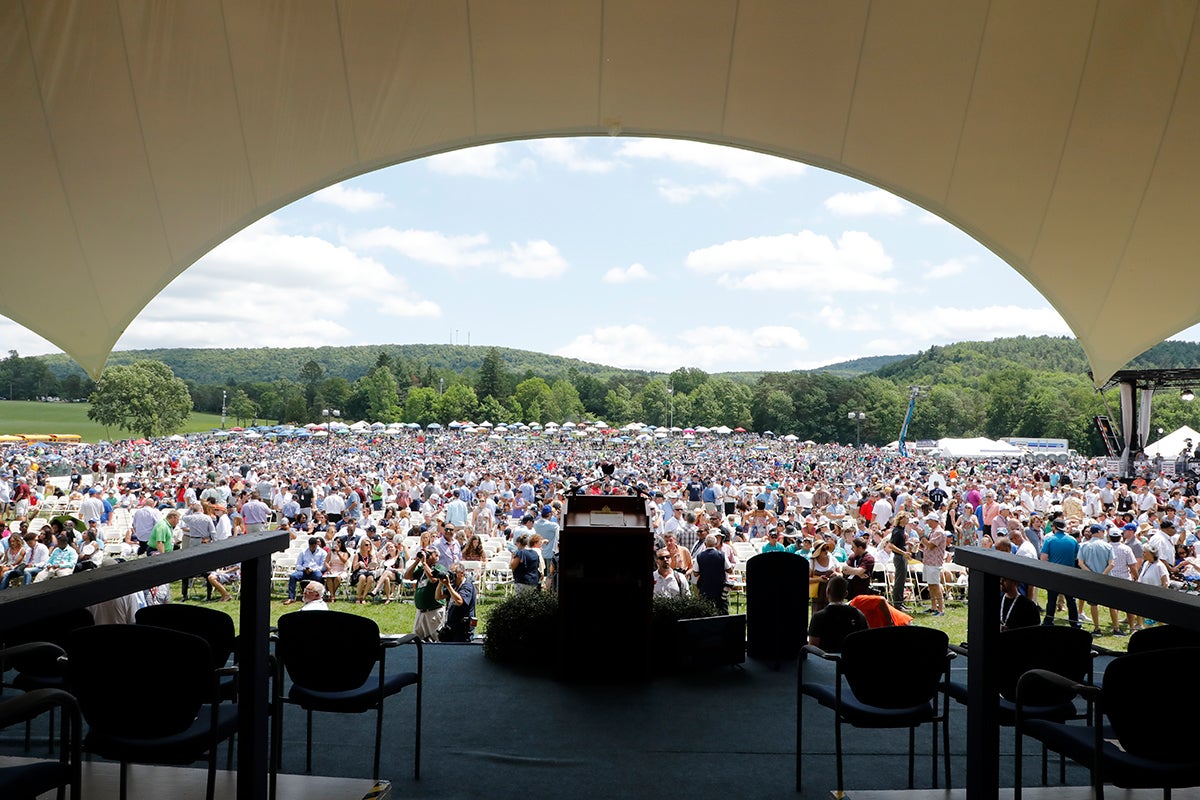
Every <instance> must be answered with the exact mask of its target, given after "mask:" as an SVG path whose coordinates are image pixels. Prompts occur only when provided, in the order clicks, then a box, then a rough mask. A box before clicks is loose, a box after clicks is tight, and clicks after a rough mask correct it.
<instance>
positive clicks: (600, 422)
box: [592, 419, 608, 428]
mask: <svg viewBox="0 0 1200 800" xmlns="http://www.w3.org/2000/svg"><path fill="white" fill-rule="evenodd" d="M592 425H594V426H596V427H597V428H607V427H608V423H607V422H605V421H604V420H602V419H598V420H596V421H595V422H593V423H592Z"/></svg>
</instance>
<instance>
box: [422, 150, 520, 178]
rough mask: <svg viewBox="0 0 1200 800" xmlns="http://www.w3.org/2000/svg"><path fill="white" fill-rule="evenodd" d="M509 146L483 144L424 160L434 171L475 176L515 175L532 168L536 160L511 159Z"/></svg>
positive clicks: (513, 176)
mask: <svg viewBox="0 0 1200 800" xmlns="http://www.w3.org/2000/svg"><path fill="white" fill-rule="evenodd" d="M511 155H512V154H511V152H510V148H509V147H508V146H507V145H504V144H483V145H479V146H478V147H466V148H463V149H462V150H451V151H450V152H449V153H439V154H438V155H435V156H429V157H428V158H426V159H424V162H425V164H427V165H428V167H429V169H430V170H431V171H433V172H437V173H440V174H442V175H455V176H469V177H473V178H515V177H517V176H518V175H520V174H522V173H524V172H528V171H530V170H531V169H532V168H533V162H532V161H531V160H529V159H522V160H520V161H517V162H515V163H513V162H512V160H511V158H510V156H511Z"/></svg>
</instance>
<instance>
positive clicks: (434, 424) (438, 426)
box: [425, 422, 442, 431]
mask: <svg viewBox="0 0 1200 800" xmlns="http://www.w3.org/2000/svg"><path fill="white" fill-rule="evenodd" d="M425 427H426V429H428V430H431V431H440V430H441V429H442V426H441V424H440V423H437V422H431V423H429V424H428V425H426V426H425Z"/></svg>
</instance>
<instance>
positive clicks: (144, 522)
mask: <svg viewBox="0 0 1200 800" xmlns="http://www.w3.org/2000/svg"><path fill="white" fill-rule="evenodd" d="M161 518H162V516H161V515H160V514H159V513H158V509H156V508H155V507H154V506H153V504H151V503H150V501H149V498H145V499H143V500H142V504H141V505H140V506H138V509H137V510H136V511H134V512H133V517H132V518H131V520H130V525H129V539H128V541H129V543H130V544H136V545H137V546H138V553H139V554H140V553H144V552H146V542H147V541H149V540H150V532H151V531H152V530H154V526H155V525H157V524H158V521H159V519H161Z"/></svg>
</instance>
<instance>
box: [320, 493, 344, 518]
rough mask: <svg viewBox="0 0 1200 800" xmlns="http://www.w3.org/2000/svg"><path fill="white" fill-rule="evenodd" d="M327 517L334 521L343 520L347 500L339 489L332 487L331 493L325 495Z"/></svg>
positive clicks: (324, 508)
mask: <svg viewBox="0 0 1200 800" xmlns="http://www.w3.org/2000/svg"><path fill="white" fill-rule="evenodd" d="M323 510H324V511H325V519H327V520H329V521H330V522H333V523H335V524H336V523H338V522H341V521H342V512H343V511H345V510H346V501H345V499H343V498H342V495H341V494H340V493H338V490H337V489H330V491H329V494H327V495H325V505H324V506H323Z"/></svg>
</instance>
